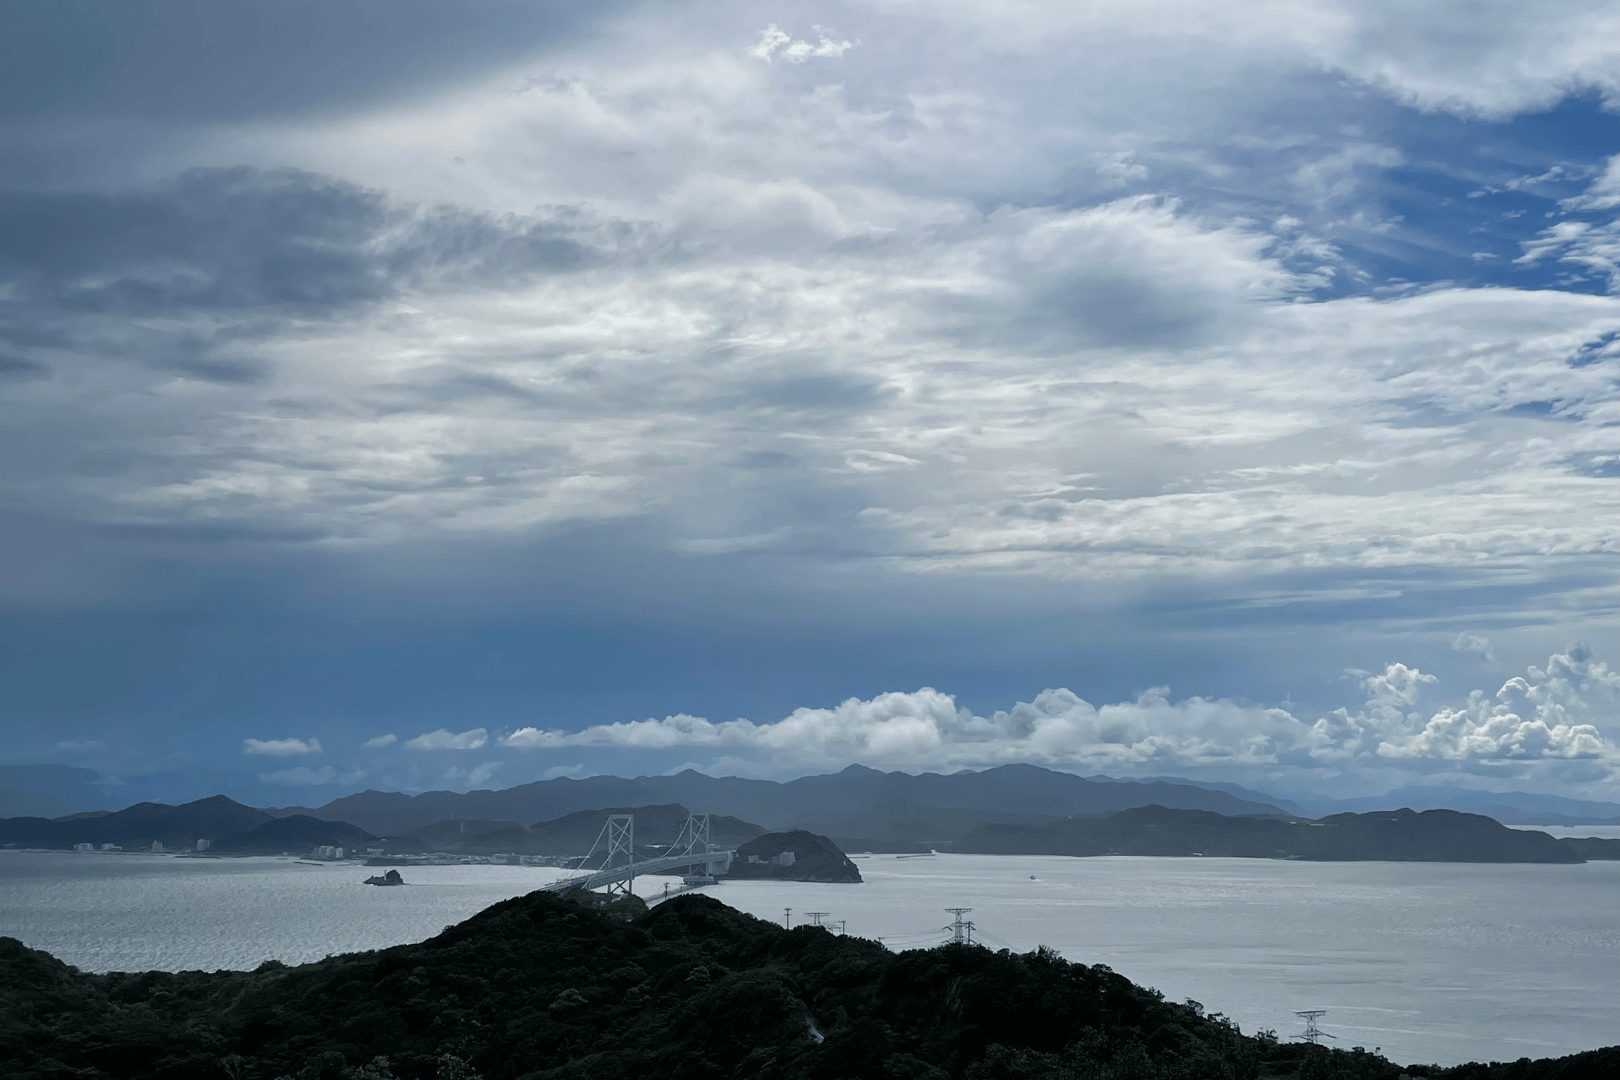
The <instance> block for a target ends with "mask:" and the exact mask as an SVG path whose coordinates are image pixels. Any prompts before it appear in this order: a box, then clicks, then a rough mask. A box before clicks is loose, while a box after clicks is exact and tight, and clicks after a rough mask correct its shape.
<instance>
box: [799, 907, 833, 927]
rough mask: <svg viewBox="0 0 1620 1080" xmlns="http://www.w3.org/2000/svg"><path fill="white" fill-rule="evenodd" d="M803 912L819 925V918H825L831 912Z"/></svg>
mask: <svg viewBox="0 0 1620 1080" xmlns="http://www.w3.org/2000/svg"><path fill="white" fill-rule="evenodd" d="M805 914H806V915H808V916H810V917H811V918H812V919H814V920H816V925H817V926H820V925H821V920H822V919H825V918H826V917H827V916H828V915H831V914H832V912H830V911H807V912H805Z"/></svg>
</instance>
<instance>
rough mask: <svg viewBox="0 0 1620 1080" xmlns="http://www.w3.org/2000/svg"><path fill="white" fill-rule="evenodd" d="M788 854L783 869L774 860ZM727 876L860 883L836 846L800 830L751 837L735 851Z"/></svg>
mask: <svg viewBox="0 0 1620 1080" xmlns="http://www.w3.org/2000/svg"><path fill="white" fill-rule="evenodd" d="M789 851H791V852H792V853H793V862H792V864H791V865H788V866H783V865H782V864H781V863H780V862H778V861H777V860H778V859H779V858H780V857H781V856H782V855H783V854H784V853H785V852H789ZM727 876H728V877H734V878H773V879H775V880H778V881H836V882H858V881H860V880H861V872H860V870H859V868H857V867H856V865H855V864H854V863H853V862H851V861H850V858H849V856H848V855H845V854H844V853H843V852H842V851H840V850H839V849H838V845H837V844H835V843H833V842H832V841H831V840H829V839H827V838H826V837H825V836H817V835H816V834H815V833H813V832H806V831H805V830H803V829H793V830H790V831H788V832H773V833H766V834H765V835H764V836H756V837H754V839H752V840H750V841H748V843H746V844H744V845H743V846H742V847H740V848H738V849H737V856H736V858H734V859H732V860H731V870H730V871H729V872H728V873H727Z"/></svg>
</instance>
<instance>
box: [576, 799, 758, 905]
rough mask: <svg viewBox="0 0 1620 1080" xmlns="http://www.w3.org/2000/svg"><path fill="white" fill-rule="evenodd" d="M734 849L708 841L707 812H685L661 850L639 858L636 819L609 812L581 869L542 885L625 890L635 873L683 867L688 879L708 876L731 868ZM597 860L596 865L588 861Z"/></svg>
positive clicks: (709, 878)
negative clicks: (682, 821)
mask: <svg viewBox="0 0 1620 1080" xmlns="http://www.w3.org/2000/svg"><path fill="white" fill-rule="evenodd" d="M732 854H733V852H730V851H717V850H716V849H715V846H714V844H712V843H711V842H710V841H709V815H708V814H688V815H687V818H686V822H685V824H683V825H682V826H681V831H680V832H679V833H677V834H676V836H675V841H674V843H672V844H670V845H669V846H668V847H666V848H664V849H663V852H662V853H661V854H658V855H654V856H651V857H649V858H641V857H640V855H639V854H638V853H637V851H636V819H635V816H634V815H632V814H609V815H608V819H607V823H606V824H605V825H603V826H602V831H601V832H600V833H598V834H597V837H596V842H595V843H594V844H592V845H591V850H590V851H589V852H588V853H587V854H586V855H585V857H584V858H583V859H581V860H580V864H579V869H580V870H582V871H584V872H583V873H578V874H574V875H573V876H571V877H565V878H562V879H561V880H558V881H553V882H552V883H551V884H549V885H546V886H544V889H545V891H546V892H567V891H569V890H570V889H600V888H602V887H603V886H606V887H607V891H608V895H610V896H611V895H614V894H619V895H622V896H629V895H630V893H631V889H632V887H633V886H634V884H635V880H636V878H638V877H640V876H642V875H644V874H668V873H670V872H672V871H682V872H683V874H682V876H683V877H685V878H686V879H687V880H688V882H689V883H697V882H705V883H706V882H709V881H713V879H714V878H715V877H717V876H718V875H720V874H724V873H725V872H726V871H727V870H730V869H731V856H732ZM597 860H600V865H597V866H595V867H594V868H592V864H593V863H595V862H597Z"/></svg>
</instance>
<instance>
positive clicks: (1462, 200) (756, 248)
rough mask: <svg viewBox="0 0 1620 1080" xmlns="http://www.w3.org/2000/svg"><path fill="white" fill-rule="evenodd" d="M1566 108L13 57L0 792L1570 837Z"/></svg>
mask: <svg viewBox="0 0 1620 1080" xmlns="http://www.w3.org/2000/svg"><path fill="white" fill-rule="evenodd" d="M1617 108H1620V7H1617V6H1615V5H1613V4H1591V3H1556V2H1554V3H1547V4H1539V5H1533V6H1532V5H1512V4H1506V3H1451V4H1435V5H1428V6H1426V7H1425V8H1424V9H1423V12H1422V14H1414V13H1413V12H1412V11H1411V10H1410V5H1401V4H1395V3H1367V4H1360V5H1354V6H1353V9H1350V8H1346V7H1345V6H1344V5H1331V4H1325V3H1324V4H1315V3H1309V2H1305V3H1297V2H1296V3H1289V4H1279V5H1270V4H1259V5H1256V4H1253V3H1248V4H1242V5H1238V4H1225V3H1208V2H1204V3H1196V4H1194V3H1183V2H1172V0H1152V2H1132V3H1124V2H1120V3H1114V2H1111V0H1110V2H1100V3H1094V4H1086V5H1056V4H1054V5H1046V4H1034V3H1029V4H1024V3H1015V4H1008V5H991V6H986V5H981V4H966V3H951V2H945V3H941V2H934V3H929V4H921V3H910V2H904V0H881V2H878V0H874V2H871V3H849V4H825V5H814V6H809V7H807V6H803V5H799V6H794V7H790V8H784V9H782V10H780V11H778V12H773V11H772V10H771V9H769V8H762V7H760V6H759V5H756V4H734V5H724V4H722V5H717V6H714V7H711V8H707V9H705V13H704V16H703V18H701V19H699V18H694V17H693V15H692V12H691V11H689V10H683V9H681V8H679V7H677V6H671V5H661V4H660V5H650V4H635V3H619V4H603V5H592V6H590V8H589V10H588V11H587V10H585V9H583V8H581V7H580V6H578V5H566V6H564V5H555V6H548V5H542V4H532V3H497V2H484V3H479V4H473V5H462V6H458V7H456V8H454V9H448V8H445V7H444V6H443V5H439V4H428V3H414V2H402V3H389V4H381V3H359V2H355V3H348V4H339V5H333V4H327V3H320V4H316V3H294V4H286V5H278V6H277V7H276V8H275V9H274V11H273V12H270V11H266V10H263V9H250V8H248V7H247V6H245V5H224V4H208V5H204V4H192V3H152V2H146V3H141V2H130V3H124V4H119V5H107V4H78V3H58V4H52V5H11V6H8V7H7V8H5V9H4V10H3V11H0V238H3V239H0V687H3V688H4V693H3V698H0V730H3V732H4V734H5V736H6V738H5V740H4V748H3V749H0V760H3V761H4V762H7V763H12V764H28V763H59V764H64V765H74V766H80V767H83V768H87V769H91V770H94V771H96V772H97V773H99V774H100V775H101V776H103V777H106V778H108V779H109V781H115V782H117V783H118V784H120V785H122V786H120V787H117V788H115V789H113V790H115V791H122V792H125V793H131V794H133V793H139V794H141V795H149V794H162V795H167V796H170V797H184V796H188V795H195V794H203V793H206V792H209V791H214V790H226V791H229V792H231V793H235V794H239V795H241V796H242V797H246V798H253V799H255V800H258V801H265V802H284V803H293V802H309V801H323V800H324V799H326V798H329V797H331V796H333V795H335V794H338V793H341V792H343V791H347V790H354V789H356V788H360V787H367V786H375V787H389V788H402V789H408V790H419V789H424V788H430V787H452V788H465V787H468V786H470V785H472V786H486V785H504V784H511V783H519V782H523V781H525V780H530V779H534V778H536V777H541V776H551V775H579V774H583V773H589V772H597V771H615V772H620V773H649V772H659V771H663V770H667V769H673V768H680V767H684V766H688V765H692V766H696V767H700V768H703V769H705V770H708V771H717V772H736V773H741V774H748V775H767V776H787V775H795V774H799V773H804V772H810V771H820V770H822V769H827V768H837V767H841V766H842V765H844V764H848V763H849V762H851V761H861V762H864V763H866V764H870V765H874V766H880V767H888V768H904V769H908V770H921V769H936V768H946V769H948V768H958V767H975V766H983V765H989V764H995V763H998V762H1002V761H1009V760H1028V761H1035V762H1038V763H1041V764H1046V765H1050V766H1053V767H1056V768H1064V769H1070V770H1073V771H1077V772H1082V773H1088V774H1089V773H1094V772H1108V773H1113V774H1117V775H1132V774H1135V775H1164V774H1178V775H1191V776H1200V777H1209V778H1223V779H1233V780H1239V781H1243V782H1247V783H1251V784H1257V785H1260V786H1271V787H1274V788H1278V789H1282V790H1302V789H1307V788H1308V789H1311V790H1317V791H1329V792H1342V793H1346V794H1351V793H1355V794H1360V793H1367V792H1378V791H1382V790H1384V789H1386V788H1389V787H1392V786H1395V785H1399V784H1403V783H1409V782H1416V781H1422V782H1459V783H1466V784H1473V785H1477V786H1492V787H1522V788H1534V789H1541V790H1549V791H1552V790H1557V791H1569V792H1575V793H1579V794H1585V795H1589V796H1594V797H1609V798H1620V779H1617V772H1616V769H1617V766H1620V750H1617V749H1616V740H1617V739H1620V714H1617V712H1616V705H1617V701H1620V673H1617V672H1616V671H1615V670H1614V669H1612V668H1611V667H1610V664H1611V663H1612V662H1614V660H1615V658H1616V656H1617V655H1620V634H1617V633H1616V631H1615V628H1614V627H1615V620H1614V617H1613V616H1614V612H1615V608H1616V601H1617V597H1620V593H1617V586H1620V577H1617V573H1616V565H1615V555H1616V550H1617V547H1620V488H1617V487H1616V484H1617V482H1620V383H1617V380H1616V359H1617V357H1620V298H1617V297H1616V295H1615V292H1616V289H1617V287H1620V286H1617V283H1620V111H1617ZM142 778H145V779H142Z"/></svg>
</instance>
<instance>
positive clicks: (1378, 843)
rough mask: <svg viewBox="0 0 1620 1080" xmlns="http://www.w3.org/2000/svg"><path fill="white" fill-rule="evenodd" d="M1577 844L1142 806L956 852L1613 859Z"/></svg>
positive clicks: (1440, 816) (1384, 816)
mask: <svg viewBox="0 0 1620 1080" xmlns="http://www.w3.org/2000/svg"><path fill="white" fill-rule="evenodd" d="M1582 845H1584V846H1577V845H1575V844H1573V843H1570V842H1561V841H1559V840H1555V839H1554V838H1553V837H1551V836H1549V835H1547V834H1546V833H1543V832H1532V831H1529V830H1523V829H1510V828H1508V827H1507V826H1506V825H1503V824H1501V823H1500V822H1496V821H1492V820H1491V819H1490V818H1488V817H1481V816H1479V815H1478V814H1459V813H1457V812H1456V811H1454V810H1425V811H1422V812H1421V813H1419V812H1417V811H1413V810H1385V811H1379V812H1378V813H1369V814H1332V815H1330V816H1328V817H1325V818H1322V819H1321V820H1319V821H1307V820H1302V819H1299V818H1289V817H1282V816H1267V817H1253V816H1249V817H1227V816H1224V815H1221V814H1210V813H1206V812H1203V811H1198V810H1174V809H1170V808H1168V807H1164V806H1143V807H1138V808H1135V809H1132V810H1124V811H1121V812H1120V813H1117V814H1111V815H1107V816H1102V817H1071V818H1060V819H1057V820H1054V821H1049V822H1042V823H1040V824H1035V825H1009V824H986V825H981V826H979V827H978V828H976V829H974V830H972V831H971V832H969V833H968V834H967V835H966V836H965V837H963V838H962V840H961V841H960V842H959V843H958V844H956V845H955V846H954V848H953V850H955V851H960V852H968V853H973V854H979V855H1154V856H1166V855H1210V856H1225V857H1229V858H1256V859H1320V860H1329V861H1343V860H1358V859H1361V860H1365V859H1374V860H1383V861H1416V862H1487V863H1514V862H1519V863H1578V862H1582V861H1584V860H1585V859H1588V858H1594V859H1596V858H1613V857H1615V854H1616V853H1612V852H1611V851H1610V849H1609V848H1608V847H1607V846H1606V844H1605V842H1604V841H1602V840H1596V841H1583V842H1582Z"/></svg>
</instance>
